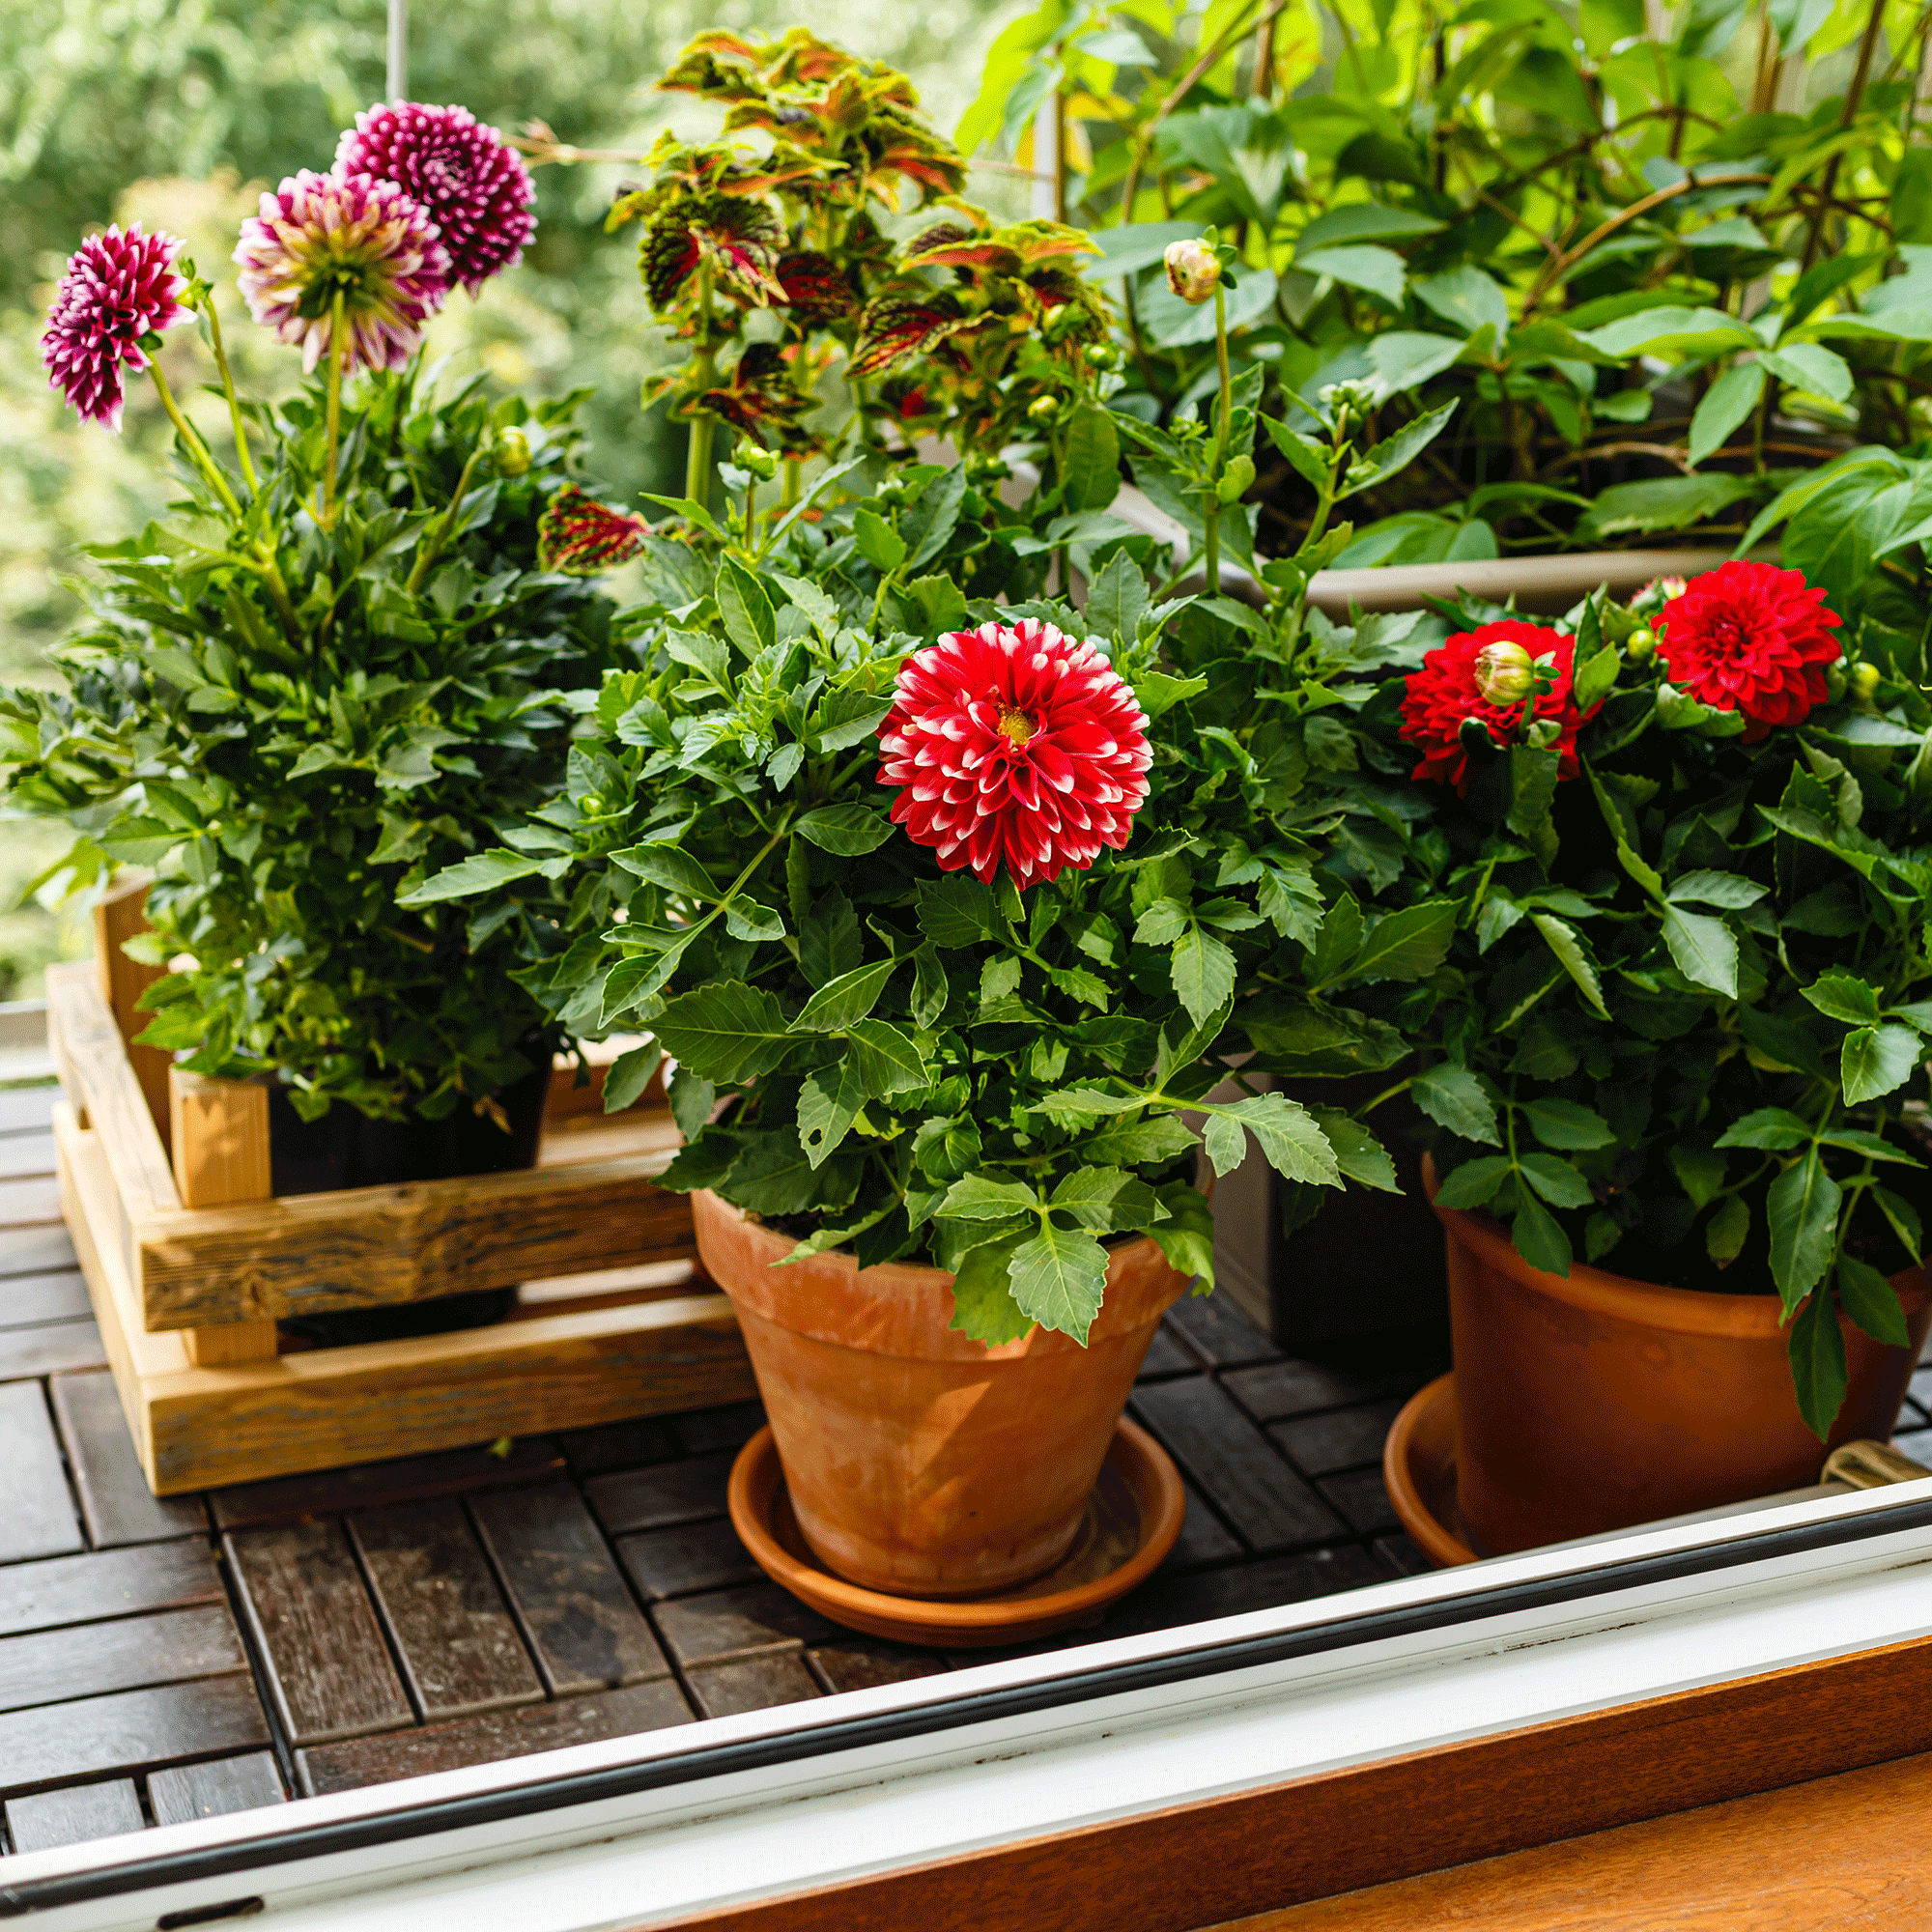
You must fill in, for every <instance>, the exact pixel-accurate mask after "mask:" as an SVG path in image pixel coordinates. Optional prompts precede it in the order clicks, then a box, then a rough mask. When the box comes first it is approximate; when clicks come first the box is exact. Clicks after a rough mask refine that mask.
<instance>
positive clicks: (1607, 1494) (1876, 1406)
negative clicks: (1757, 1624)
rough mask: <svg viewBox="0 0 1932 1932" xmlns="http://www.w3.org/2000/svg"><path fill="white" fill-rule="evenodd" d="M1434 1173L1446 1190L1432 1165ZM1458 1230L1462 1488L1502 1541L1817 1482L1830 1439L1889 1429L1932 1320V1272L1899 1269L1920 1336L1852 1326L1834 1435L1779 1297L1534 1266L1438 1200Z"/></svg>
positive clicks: (1484, 1537)
mask: <svg viewBox="0 0 1932 1932" xmlns="http://www.w3.org/2000/svg"><path fill="white" fill-rule="evenodd" d="M1424 1176H1425V1183H1426V1185H1427V1186H1428V1189H1429V1193H1430V1196H1431V1198H1432V1199H1433V1198H1434V1196H1435V1189H1436V1184H1437V1183H1436V1179H1435V1165H1434V1163H1433V1162H1430V1163H1425V1167H1424ZM1435 1212H1436V1214H1437V1215H1438V1216H1439V1217H1440V1219H1441V1222H1442V1225H1443V1228H1444V1229H1445V1230H1446V1232H1447V1235H1448V1243H1449V1320H1450V1327H1451V1330H1452V1333H1453V1337H1454V1346H1455V1355H1456V1492H1457V1501H1458V1504H1459V1505H1460V1508H1461V1512H1462V1517H1463V1521H1464V1522H1465V1523H1466V1524H1467V1525H1468V1527H1469V1529H1470V1530H1471V1531H1472V1532H1473V1536H1474V1540H1475V1541H1476V1543H1477V1544H1478V1546H1479V1548H1481V1549H1482V1551H1483V1552H1485V1553H1487V1554H1491V1555H1500V1554H1504V1553H1506V1552H1508V1551H1510V1550H1515V1549H1530V1548H1536V1547H1538V1546H1540V1545H1542V1544H1546V1543H1561V1542H1564V1541H1566V1540H1567V1539H1569V1538H1571V1537H1576V1536H1593V1535H1596V1534H1597V1533H1599V1532H1600V1531H1603V1530H1610V1529H1625V1528H1628V1527H1629V1526H1630V1525H1631V1524H1633V1523H1639V1522H1654V1521H1656V1520H1658V1519H1659V1518H1661V1517H1671V1516H1684V1515H1688V1514H1689V1513H1690V1511H1692V1510H1701V1509H1713V1508H1716V1507H1717V1506H1718V1505H1719V1504H1720V1503H1736V1502H1746V1501H1748V1500H1749V1499H1750V1498H1751V1497H1753V1496H1766V1495H1775V1494H1776V1493H1777V1492H1779V1491H1781V1490H1792V1489H1798V1488H1801V1487H1803V1486H1804V1485H1805V1484H1807V1483H1814V1482H1816V1481H1817V1479H1818V1469H1819V1465H1820V1464H1821V1463H1823V1462H1824V1460H1825V1457H1826V1454H1827V1453H1828V1450H1829V1448H1831V1447H1833V1446H1835V1445H1836V1444H1838V1443H1840V1442H1848V1441H1851V1440H1853V1439H1854V1438H1856V1437H1860V1436H1869V1437H1873V1438H1876V1439H1877V1440H1879V1441H1882V1442H1883V1441H1887V1440H1889V1438H1890V1435H1891V1431H1892V1425H1893V1424H1894V1423H1895V1422H1896V1421H1897V1419H1898V1409H1899V1405H1900V1403H1901V1402H1902V1401H1903V1400H1904V1397H1905V1385H1906V1383H1907V1381H1909V1380H1910V1379H1911V1377H1912V1372H1913V1370H1914V1368H1915V1367H1916V1366H1917V1365H1918V1351H1919V1350H1920V1349H1921V1348H1922V1347H1923V1346H1924V1342H1925V1335H1926V1330H1927V1328H1928V1327H1929V1326H1932V1279H1928V1277H1927V1274H1926V1271H1925V1270H1924V1269H1923V1268H1908V1269H1906V1270H1905V1272H1904V1273H1902V1274H1897V1275H1894V1276H1893V1277H1892V1286H1893V1287H1894V1288H1895V1289H1897V1291H1898V1293H1899V1299H1900V1300H1901V1301H1902V1302H1903V1304H1904V1307H1905V1325H1906V1331H1907V1333H1908V1334H1909V1335H1910V1336H1911V1338H1912V1345H1911V1347H1910V1348H1909V1349H1888V1348H1885V1347H1884V1346H1882V1345H1881V1344H1879V1343H1877V1342H1874V1341H1873V1340H1872V1339H1871V1338H1870V1336H1868V1335H1865V1334H1863V1333H1862V1332H1861V1331H1860V1330H1859V1329H1857V1328H1854V1327H1853V1326H1852V1324H1851V1323H1850V1322H1849V1321H1846V1322H1843V1324H1842V1325H1843V1328H1844V1336H1845V1359H1846V1363H1847V1366H1848V1367H1849V1369H1850V1372H1851V1388H1850V1391H1849V1392H1848V1394H1847V1395H1846V1397H1845V1406H1844V1407H1843V1408H1842V1409H1840V1410H1839V1412H1838V1419H1837V1422H1836V1424H1835V1425H1834V1426H1833V1430H1832V1435H1831V1440H1830V1443H1829V1444H1821V1443H1820V1442H1819V1440H1818V1438H1817V1437H1816V1436H1815V1435H1812V1434H1811V1432H1810V1431H1809V1430H1808V1429H1806V1428H1805V1426H1804V1421H1803V1420H1802V1419H1801V1417H1800V1416H1799V1413H1798V1401H1797V1398H1796V1396H1794V1395H1793V1393H1792V1388H1791V1370H1790V1365H1789V1361H1788V1358H1787V1355H1786V1351H1785V1340H1786V1337H1785V1331H1784V1330H1783V1329H1781V1328H1780V1327H1779V1326H1778V1298H1777V1296H1776V1295H1775V1294H1712V1293H1706V1292H1701V1291H1698V1290H1693V1289H1682V1288H1660V1287H1658V1286H1656V1285H1655V1284H1653V1283H1650V1282H1641V1281H1629V1280H1626V1279H1625V1278H1624V1277H1623V1276H1622V1275H1615V1274H1607V1273H1605V1271H1604V1270H1603V1269H1602V1268H1594V1267H1589V1266H1586V1265H1584V1264H1582V1263H1580V1262H1579V1263H1577V1264H1576V1265H1575V1266H1573V1267H1572V1268H1571V1270H1570V1274H1569V1276H1568V1278H1567V1279H1565V1278H1564V1277H1561V1276H1558V1275H1553V1274H1546V1273H1545V1272H1544V1271H1543V1270H1542V1269H1541V1268H1535V1267H1531V1266H1530V1264H1528V1263H1527V1262H1526V1261H1524V1260H1523V1258H1522V1257H1521V1256H1520V1254H1518V1253H1517V1251H1516V1249H1515V1247H1514V1246H1512V1245H1511V1242H1510V1238H1509V1236H1508V1235H1507V1234H1506V1233H1505V1232H1504V1230H1503V1229H1502V1228H1501V1226H1499V1225H1498V1224H1497V1223H1496V1222H1495V1221H1492V1219H1491V1218H1490V1217H1489V1216H1488V1215H1487V1214H1471V1213H1463V1212H1462V1211H1461V1210H1459V1209H1456V1208H1436V1210H1435Z"/></svg>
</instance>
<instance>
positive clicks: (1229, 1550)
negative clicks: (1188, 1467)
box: [1160, 1476, 1242, 1570]
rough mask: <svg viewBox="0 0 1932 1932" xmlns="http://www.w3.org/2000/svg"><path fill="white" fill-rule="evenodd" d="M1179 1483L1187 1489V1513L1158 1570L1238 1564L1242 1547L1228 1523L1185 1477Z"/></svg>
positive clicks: (1197, 1568) (1196, 1568) (1193, 1568)
mask: <svg viewBox="0 0 1932 1932" xmlns="http://www.w3.org/2000/svg"><path fill="white" fill-rule="evenodd" d="M1180 1486H1181V1488H1182V1489H1183V1490H1184V1491H1186V1492H1187V1514H1186V1515H1185V1516H1183V1517H1182V1518H1181V1519H1180V1534H1179V1536H1178V1537H1177V1538H1176V1539H1175V1543H1174V1548H1172V1549H1170V1550H1169V1551H1168V1553H1167V1558H1166V1561H1165V1562H1163V1563H1162V1564H1161V1566H1160V1567H1161V1569H1162V1570H1199V1569H1202V1568H1204V1567H1206V1566H1207V1565H1208V1564H1210V1563H1238V1562H1239V1561H1240V1560H1241V1555H1242V1550H1241V1546H1240V1544H1239V1542H1238V1541H1237V1540H1236V1538H1235V1537H1234V1536H1233V1535H1232V1534H1231V1533H1230V1532H1229V1529H1228V1526H1227V1524H1226V1523H1224V1522H1223V1521H1222V1520H1221V1519H1220V1518H1219V1517H1218V1516H1216V1515H1215V1514H1214V1511H1213V1508H1212V1507H1211V1505H1209V1504H1208V1502H1207V1501H1206V1500H1205V1499H1204V1498H1203V1496H1202V1494H1201V1492H1200V1491H1199V1490H1197V1489H1196V1488H1195V1487H1194V1485H1193V1484H1192V1483H1190V1482H1189V1481H1188V1480H1187V1478H1186V1477H1185V1476H1183V1477H1182V1478H1181V1479H1180Z"/></svg>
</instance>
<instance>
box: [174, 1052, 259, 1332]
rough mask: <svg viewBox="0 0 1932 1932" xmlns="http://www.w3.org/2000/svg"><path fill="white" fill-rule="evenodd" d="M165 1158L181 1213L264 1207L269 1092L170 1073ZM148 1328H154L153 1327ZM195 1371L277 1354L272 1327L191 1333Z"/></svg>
mask: <svg viewBox="0 0 1932 1932" xmlns="http://www.w3.org/2000/svg"><path fill="white" fill-rule="evenodd" d="M168 1120H169V1122H170V1124H171V1126H172V1129H173V1132H172V1137H171V1139H170V1142H169V1147H168V1156H169V1160H170V1163H171V1164H172V1166H173V1168H174V1176H175V1186H176V1188H177V1189H178V1190H179V1192H180V1194H181V1200H182V1206H183V1207H184V1208H226V1207H229V1206H231V1205H233V1204H234V1203H237V1202H245V1201H266V1200H268V1199H269V1196H270V1186H269V1090H268V1089H267V1088H266V1087H265V1086H263V1085H261V1084H260V1083H259V1082H257V1081H238V1080H210V1079H208V1078H206V1077H205V1076H204V1075H202V1074H199V1073H189V1072H187V1071H185V1069H184V1068H182V1067H179V1066H170V1067H169V1068H168ZM149 1325H150V1326H152V1325H153V1324H152V1323H150V1324H149ZM186 1339H187V1355H188V1360H189V1361H191V1362H192V1363H193V1364H194V1365H195V1366H196V1367H197V1368H201V1369H212V1368H219V1367H222V1366H225V1365H226V1364H228V1363H232V1362H252V1361H260V1360H261V1359H262V1358H263V1357H265V1356H268V1355H272V1354H273V1353H274V1352H275V1348H276V1338H275V1324H274V1321H272V1320H270V1319H258V1320H255V1321H228V1322H225V1323H223V1324H221V1325H219V1326H211V1327H206V1328H190V1329H188V1330H187V1337H186Z"/></svg>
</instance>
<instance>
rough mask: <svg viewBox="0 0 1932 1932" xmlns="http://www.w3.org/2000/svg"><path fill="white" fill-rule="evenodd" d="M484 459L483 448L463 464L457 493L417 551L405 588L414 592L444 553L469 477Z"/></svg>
mask: <svg viewBox="0 0 1932 1932" xmlns="http://www.w3.org/2000/svg"><path fill="white" fill-rule="evenodd" d="M482 461H483V451H482V450H481V448H477V449H472V450H471V451H470V452H469V462H468V463H466V464H465V465H464V466H463V474H462V475H461V476H459V477H458V478H457V479H456V495H455V496H453V497H451V498H450V499H449V508H448V509H446V510H445V511H444V512H443V513H442V521H441V523H440V524H439V525H437V526H436V534H435V535H434V536H433V537H431V538H430V540H429V542H428V543H426V544H425V545H424V546H423V547H422V549H421V550H419V551H418V552H417V553H416V560H415V564H414V567H413V568H412V570H411V571H410V581H409V582H408V584H407V585H405V588H406V589H408V590H410V591H411V592H414V591H416V590H417V589H419V588H420V587H421V585H422V581H423V579H424V578H425V577H426V576H427V575H428V574H429V567H430V565H431V564H433V563H434V562H435V561H436V560H437V558H438V557H439V556H440V555H441V554H442V547H443V545H444V544H445V543H447V542H448V541H449V530H450V526H451V525H452V524H454V523H455V522H456V513H457V512H458V511H459V510H460V509H462V507H463V499H464V497H467V496H469V479H470V477H471V476H473V475H474V474H475V472H476V466H477V465H478V464H479V463H481V462H482Z"/></svg>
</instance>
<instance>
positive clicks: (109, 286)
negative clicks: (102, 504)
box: [41, 221, 187, 431]
mask: <svg viewBox="0 0 1932 1932" xmlns="http://www.w3.org/2000/svg"><path fill="white" fill-rule="evenodd" d="M181 251H182V244H181V243H180V242H179V241H176V240H175V238H174V237H173V236H172V235H143V234H142V233H141V224H140V223H139V222H138V221H137V222H135V223H134V224H133V225H132V226H131V227H129V228H128V231H127V233H126V234H123V233H122V231H121V230H120V229H119V228H110V229H109V230H108V231H107V233H106V234H104V235H90V236H89V237H88V238H87V240H86V241H83V242H82V243H81V244H80V246H79V247H78V248H76V249H75V250H74V251H73V253H72V254H71V255H70V256H69V257H68V261H67V270H66V271H65V272H64V273H63V274H62V276H61V278H60V287H59V289H58V290H57V291H56V292H55V295H54V305H53V307H52V308H51V309H49V310H48V312H47V327H46V333H45V334H44V335H43V336H42V337H41V359H42V360H43V362H44V363H45V364H46V370H47V380H48V382H49V383H50V384H52V385H53V387H55V388H56V389H58V390H60V392H61V393H62V394H63V395H64V396H65V397H66V398H67V400H68V401H69V402H70V403H71V404H72V405H73V408H74V411H75V412H76V413H77V414H78V415H79V416H80V418H81V420H82V421H83V422H98V423H105V424H106V425H107V427H108V428H109V429H111V430H116V431H118V430H119V429H120V427H121V406H122V403H123V402H124V401H125V399H126V398H125V392H124V390H123V388H122V371H123V370H124V369H145V368H146V367H147V366H148V352H147V351H146V350H145V349H143V348H142V347H141V338H142V337H143V336H144V335H150V334H154V335H158V334H159V333H160V331H161V330H162V329H164V328H172V327H174V326H175V324H176V323H178V322H180V321H181V320H182V319H183V318H184V317H185V315H186V314H187V310H186V309H185V308H184V307H183V306H182V302H181V298H182V296H183V294H184V293H185V290H186V288H187V280H186V278H185V276H184V275H183V274H182V273H181V271H180V270H178V269H177V268H176V267H175V263H176V261H177V259H178V258H179V257H180V255H181Z"/></svg>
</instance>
